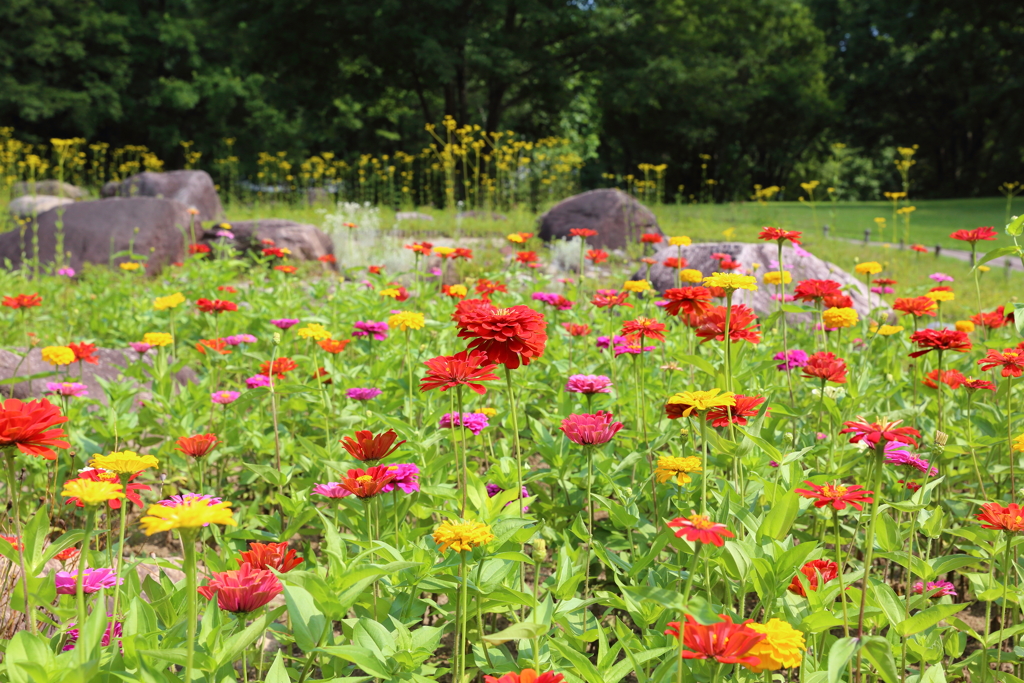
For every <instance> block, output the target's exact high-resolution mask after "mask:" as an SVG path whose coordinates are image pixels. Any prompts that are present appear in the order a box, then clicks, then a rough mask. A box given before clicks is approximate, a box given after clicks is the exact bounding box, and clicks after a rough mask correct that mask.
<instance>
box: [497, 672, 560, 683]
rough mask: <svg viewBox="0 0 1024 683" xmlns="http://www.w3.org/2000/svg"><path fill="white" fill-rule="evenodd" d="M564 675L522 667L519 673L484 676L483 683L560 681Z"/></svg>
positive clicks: (549, 682) (556, 682) (555, 682)
mask: <svg viewBox="0 0 1024 683" xmlns="http://www.w3.org/2000/svg"><path fill="white" fill-rule="evenodd" d="M563 680H565V676H563V675H562V674H556V673H555V672H554V671H546V672H544V673H542V674H540V675H538V674H537V672H536V671H534V670H533V669H523V670H522V671H520V672H519V673H507V674H505V675H504V676H502V677H501V678H495V677H494V676H486V675H485V676H484V683H562V681H563Z"/></svg>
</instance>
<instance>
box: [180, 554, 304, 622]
mask: <svg viewBox="0 0 1024 683" xmlns="http://www.w3.org/2000/svg"><path fill="white" fill-rule="evenodd" d="M197 590H198V591H199V594H200V595H202V596H203V597H204V598H206V599H207V600H212V599H213V596H217V605H218V606H219V607H220V608H221V609H222V610H224V611H225V612H234V613H235V614H248V613H249V612H255V611H256V610H258V609H259V608H260V607H263V606H264V605H266V604H267V603H268V602H270V601H271V600H273V599H274V598H276V597H277V596H278V595H280V594H281V593H283V592H284V586H282V585H281V581H280V580H279V579H278V578H277V577H276V576H274V574H273V572H269V571H267V570H265V569H256V568H254V567H253V566H252V565H250V564H246V563H243V564H242V566H241V567H239V568H238V569H232V570H229V571H226V572H215V573H214V574H213V576H211V577H210V580H209V581H208V582H207V584H206V585H203V586H199V588H198V589H197Z"/></svg>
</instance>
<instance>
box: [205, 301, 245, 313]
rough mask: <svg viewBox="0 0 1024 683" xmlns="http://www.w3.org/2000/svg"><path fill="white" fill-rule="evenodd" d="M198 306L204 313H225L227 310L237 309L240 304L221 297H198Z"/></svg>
mask: <svg viewBox="0 0 1024 683" xmlns="http://www.w3.org/2000/svg"><path fill="white" fill-rule="evenodd" d="M196 306H198V307H199V310H200V311H202V312H203V313H224V312H225V311H237V310H238V304H236V303H235V302H233V301H223V300H221V299H212V300H211V299H198V300H197V301H196Z"/></svg>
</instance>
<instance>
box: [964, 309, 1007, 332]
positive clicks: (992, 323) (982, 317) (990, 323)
mask: <svg viewBox="0 0 1024 683" xmlns="http://www.w3.org/2000/svg"><path fill="white" fill-rule="evenodd" d="M1004 311H1005V308H1004V307H1003V306H999V307H997V308H995V309H993V310H991V311H988V312H981V313H975V314H974V315H972V316H971V322H972V323H974V324H975V325H981V326H983V327H987V328H988V329H990V330H998V329H999V328H1000V327H1006V326H1007V325H1009V324H1011V323H1012V322H1013V313H1010V314H1006V313H1005V312H1004Z"/></svg>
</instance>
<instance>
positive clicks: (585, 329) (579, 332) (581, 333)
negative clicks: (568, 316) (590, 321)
mask: <svg viewBox="0 0 1024 683" xmlns="http://www.w3.org/2000/svg"><path fill="white" fill-rule="evenodd" d="M562 327H564V328H565V331H566V332H568V333H569V336H570V337H586V336H587V335H588V334H590V325H579V324H577V323H562Z"/></svg>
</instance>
